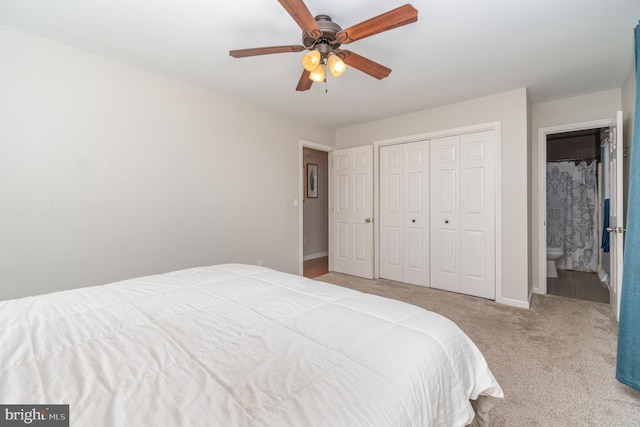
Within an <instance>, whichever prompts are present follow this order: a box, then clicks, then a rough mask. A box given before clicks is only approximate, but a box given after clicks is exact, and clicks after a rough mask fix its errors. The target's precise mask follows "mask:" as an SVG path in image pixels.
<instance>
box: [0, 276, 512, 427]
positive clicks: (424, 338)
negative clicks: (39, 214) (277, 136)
mask: <svg viewBox="0 0 640 427" xmlns="http://www.w3.org/2000/svg"><path fill="white" fill-rule="evenodd" d="M0 343H1V346H0V367H1V368H0V369H1V373H0V378H1V379H0V403H2V404H68V405H69V408H70V421H71V425H77V426H87V425H93V426H96V425H104V426H126V425H132V426H145V425H149V426H151V425H154V426H155V425H167V426H168V425H171V426H179V425H183V426H187V425H190V426H199V425H202V426H225V427H227V426H349V427H353V426H439V425H442V426H445V425H446V426H464V425H466V424H468V423H470V422H471V421H472V420H473V417H474V412H473V409H472V407H471V404H470V402H469V399H477V398H478V397H479V396H494V397H498V398H500V397H502V396H503V393H502V390H501V388H500V386H499V384H498V383H497V382H496V380H495V378H494V376H493V375H492V373H491V371H490V370H489V367H488V366H487V363H486V361H485V359H484V357H483V356H482V354H481V353H480V351H479V350H478V348H477V347H476V346H475V345H474V343H473V342H472V341H471V340H470V339H469V338H468V337H467V336H466V335H465V334H464V333H463V332H462V331H461V330H460V328H458V327H457V326H456V325H455V324H454V323H453V322H451V321H450V320H448V319H446V318H445V317H443V316H440V315H438V314H436V313H433V312H429V311H426V310H424V309H421V308H419V307H415V306H413V305H410V304H406V303H403V302H399V301H395V300H390V299H386V298H382V297H378V296H374V295H369V294H365V293H361V292H357V291H354V290H351V289H347V288H344V287H340V286H335V285H331V284H328V283H324V282H320V281H315V280H310V279H306V278H303V277H300V276H296V275H292V274H286V273H282V272H278V271H274V270H271V269H268V268H264V267H259V266H250V265H242V264H224V265H217V266H210V267H198V268H192V269H187V270H181V271H175V272H171V273H167V274H162V275H155V276H148V277H141V278H136V279H131V280H126V281H122V282H118V283H113V284H109V285H104V286H96V287H87V288H81V289H75V290H70V291H64V292H56V293H52V294H48V295H40V296H36V297H28V298H22V299H17V300H10V301H3V302H0Z"/></svg>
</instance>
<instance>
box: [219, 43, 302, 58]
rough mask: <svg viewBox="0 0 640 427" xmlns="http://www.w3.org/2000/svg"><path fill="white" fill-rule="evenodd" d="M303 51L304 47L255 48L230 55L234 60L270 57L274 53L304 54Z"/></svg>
mask: <svg viewBox="0 0 640 427" xmlns="http://www.w3.org/2000/svg"><path fill="white" fill-rule="evenodd" d="M303 50H304V46H300V45H293V46H269V47H254V48H250V49H237V50H230V51H229V55H231V56H233V57H234V58H245V57H247V56H257V55H270V54H272V53H287V52H302V51H303Z"/></svg>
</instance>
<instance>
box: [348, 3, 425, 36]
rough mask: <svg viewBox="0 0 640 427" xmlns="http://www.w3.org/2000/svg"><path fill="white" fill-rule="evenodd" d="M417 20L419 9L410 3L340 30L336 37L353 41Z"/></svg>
mask: <svg viewBox="0 0 640 427" xmlns="http://www.w3.org/2000/svg"><path fill="white" fill-rule="evenodd" d="M417 20H418V11H417V10H416V9H415V8H414V7H413V6H411V5H410V4H405V5H404V6H400V7H398V8H396V9H393V10H390V11H389V12H386V13H383V14H382V15H378V16H376V17H374V18H371V19H368V20H366V21H363V22H361V23H359V24H356V25H354V26H352V27H349V28H347V29H346V30H342V31H340V32H338V34H336V39H337V40H338V41H339V42H340V43H351V42H353V41H356V40H360V39H363V38H365V37H369V36H372V35H374V34H378V33H381V32H383V31H388V30H392V29H394V28H397V27H401V26H403V25H407V24H411V23H412V22H416V21H417Z"/></svg>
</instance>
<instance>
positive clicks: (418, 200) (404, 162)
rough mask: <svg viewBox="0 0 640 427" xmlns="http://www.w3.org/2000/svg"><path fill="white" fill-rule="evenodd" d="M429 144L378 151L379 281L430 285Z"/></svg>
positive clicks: (406, 145)
mask: <svg viewBox="0 0 640 427" xmlns="http://www.w3.org/2000/svg"><path fill="white" fill-rule="evenodd" d="M428 191H429V144H428V141H419V142H412V143H406V144H400V145H392V146H385V147H381V149H380V277H382V278H385V279H391V280H397V281H401V282H405V283H411V284H415V285H420V286H428V285H429V193H428Z"/></svg>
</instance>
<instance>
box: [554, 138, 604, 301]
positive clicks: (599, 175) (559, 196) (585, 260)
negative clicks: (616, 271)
mask: <svg viewBox="0 0 640 427" xmlns="http://www.w3.org/2000/svg"><path fill="white" fill-rule="evenodd" d="M608 143H609V128H608V127H606V128H592V129H585V130H577V131H571V132H561V133H554V134H549V135H547V141H546V144H547V158H546V181H547V186H546V189H547V191H546V201H547V205H546V206H547V208H546V224H547V229H546V233H547V236H546V238H547V251H548V254H552V255H553V256H552V257H551V258H552V259H550V258H549V257H548V258H547V293H549V294H551V295H557V296H564V297H569V298H574V299H582V300H587V301H594V302H601V303H608V302H609V289H608V288H607V286H606V284H604V283H603V282H602V281H601V278H602V279H604V278H606V277H607V272H608V271H609V267H608V265H609V257H608V255H609V253H608V252H609V247H608V244H606V245H605V239H604V237H606V238H607V239H606V242H608V234H604V235H603V232H602V229H603V224H604V218H605V215H606V217H607V219H608V216H609V212H608V210H607V209H606V202H605V200H607V201H608V199H609V198H610V195H609V194H610V185H609V170H608V167H609V165H608V153H609V146H608ZM605 210H606V212H605ZM549 251H550V252H549Z"/></svg>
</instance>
